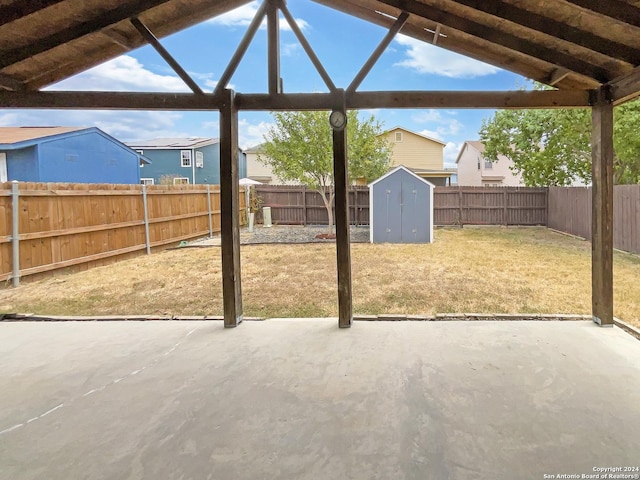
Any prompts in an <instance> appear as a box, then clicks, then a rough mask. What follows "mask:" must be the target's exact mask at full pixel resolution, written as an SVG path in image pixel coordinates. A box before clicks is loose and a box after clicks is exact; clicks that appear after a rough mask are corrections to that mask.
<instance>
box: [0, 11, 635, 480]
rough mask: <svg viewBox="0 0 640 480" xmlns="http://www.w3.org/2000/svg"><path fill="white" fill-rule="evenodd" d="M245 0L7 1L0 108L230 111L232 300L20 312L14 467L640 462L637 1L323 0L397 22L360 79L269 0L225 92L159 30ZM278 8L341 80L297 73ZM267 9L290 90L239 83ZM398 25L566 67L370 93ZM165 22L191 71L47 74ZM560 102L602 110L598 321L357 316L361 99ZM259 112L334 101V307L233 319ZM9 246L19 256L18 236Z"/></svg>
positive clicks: (7, 380)
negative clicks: (630, 174)
mask: <svg viewBox="0 0 640 480" xmlns="http://www.w3.org/2000/svg"><path fill="white" fill-rule="evenodd" d="M246 3H248V2H247V1H246V0H223V1H213V0H190V1H184V0H126V1H125V0H105V1H101V2H87V1H80V0H38V1H35V0H34V1H29V2H24V1H21V0H12V1H9V2H5V3H4V4H3V5H2V6H1V7H0V18H1V19H2V24H1V25H0V38H2V42H1V44H0V108H57V109H59V108H65V109H123V110H126V109H134V110H141V109H149V110H201V111H211V112H214V111H217V112H220V125H221V128H220V132H219V133H220V139H221V199H222V202H221V203H222V207H221V209H222V246H221V248H222V277H223V292H224V321H223V322H214V321H210V322H186V321H185V322H90V323H89V322H87V323H78V322H64V323H41V322H31V323H30V322H16V323H3V324H2V325H1V329H2V341H1V342H0V357H1V358H3V369H2V371H3V374H2V375H1V376H0V391H2V392H3V393H2V395H0V412H2V415H1V416H0V417H1V418H2V423H1V424H0V478H2V479H4V478H7V479H16V478H20V479H30V478H33V479H35V478H50V479H67V478H153V479H155V478H215V479H245V478H246V479H254V478H269V479H272V478H283V479H285V478H286V479H290V478H309V479H312V478H313V479H316V478H336V479H337V478H353V479H360V478H361V479H369V478H383V479H390V478H398V479H407V478H416V479H418V478H420V479H423V478H439V479H440V478H442V479H445V478H451V479H469V478H479V479H484V478H486V479H514V478H562V477H558V475H583V474H584V475H595V474H600V473H602V472H603V471H604V470H598V469H604V468H618V467H632V468H637V467H638V456H637V452H639V451H640V436H638V431H640V349H639V348H638V343H637V340H635V339H634V338H632V337H631V336H629V335H627V334H626V333H625V332H623V331H622V330H620V329H618V328H608V329H602V328H600V327H599V325H600V326H613V323H614V318H613V267H612V254H613V242H612V240H613V239H612V231H613V229H612V212H613V139H612V136H613V107H614V105H616V104H619V103H622V102H624V101H627V100H629V99H632V98H635V97H636V96H638V95H639V94H640V67H639V66H638V65H640V44H639V43H638V42H637V39H638V38H639V35H640V8H638V4H637V2H634V1H625V0H609V1H606V2H598V1H592V0H571V1H561V2H550V1H544V0H536V1H530V2H518V1H515V0H503V1H496V2H483V1H476V0H421V1H417V0H322V1H320V2H319V3H323V4H325V5H328V6H330V7H333V8H336V9H339V10H341V11H344V12H346V13H348V14H351V15H354V16H357V17H360V18H362V19H365V20H369V21H372V22H375V23H377V24H380V25H383V26H386V27H388V29H389V32H388V34H387V35H386V36H385V37H384V38H383V39H381V42H380V44H379V45H378V46H377V47H376V48H372V50H373V53H372V55H371V57H370V58H369V60H368V61H367V62H366V63H365V64H364V65H363V66H362V69H361V70H360V72H359V73H358V74H357V76H356V77H355V78H354V79H353V81H352V83H351V84H350V85H346V86H343V87H342V88H340V87H338V86H336V85H335V84H334V83H333V81H332V80H331V78H330V77H329V75H328V74H327V73H326V71H325V70H324V68H323V66H322V63H321V61H320V60H319V59H318V58H317V57H316V55H315V53H314V51H313V48H312V47H311V45H309V43H308V42H307V40H306V39H305V37H304V35H303V33H302V32H301V31H300V30H299V29H297V28H296V26H295V21H293V18H292V16H291V14H290V13H289V11H288V8H287V5H286V3H285V2H284V1H281V0H265V2H264V3H263V4H262V6H261V7H260V8H259V10H258V14H257V16H256V18H255V19H254V21H253V22H252V24H251V25H250V26H249V28H248V30H247V34H246V36H245V38H244V40H243V41H242V42H241V44H240V45H239V46H238V49H237V51H236V53H235V55H233V57H232V59H231V61H230V63H229V65H228V66H227V69H226V70H225V72H224V73H223V75H222V76H221V78H220V80H219V82H218V87H217V88H216V90H215V91H214V92H211V93H206V92H203V91H202V90H201V88H200V87H199V86H198V85H197V84H196V83H195V82H194V81H193V79H191V78H190V76H189V74H188V73H187V72H186V71H185V70H184V69H183V68H182V67H181V66H180V64H179V62H178V60H176V59H175V58H173V57H172V55H171V54H170V52H168V51H167V50H166V49H165V48H164V47H163V45H162V44H161V42H160V41H159V40H158V37H162V36H166V35H168V34H170V33H173V32H175V31H177V30H179V29H181V28H185V27H187V26H190V25H194V24H196V23H198V22H201V21H204V20H206V19H208V18H210V17H212V16H215V15H219V14H222V13H224V12H227V11H229V10H231V9H233V8H235V7H238V6H240V5H242V4H246ZM98 4H99V7H100V8H96V6H98ZM279 12H281V13H282V14H283V15H284V18H285V20H286V21H287V22H288V23H290V27H291V29H292V30H293V31H294V32H295V33H296V35H297V36H298V40H299V42H300V44H301V45H302V47H303V48H304V50H305V52H306V53H307V55H308V56H309V58H310V59H311V61H312V62H313V64H314V65H315V67H316V68H317V70H318V72H319V74H320V76H321V77H322V79H323V80H324V82H325V84H326V87H327V90H328V93H302V94H291V93H286V92H285V91H283V88H282V81H281V78H280V70H279V55H280V54H279V36H278V31H279V28H278V22H279V21H280V20H279ZM264 18H266V19H267V32H268V38H269V43H270V44H269V48H268V71H267V72H266V76H267V78H268V84H269V89H268V92H266V93H236V92H234V91H233V90H231V89H229V88H228V85H229V81H230V79H231V77H232V75H233V73H234V71H235V69H236V67H237V65H238V63H239V62H240V60H241V59H242V57H243V54H244V52H245V51H246V50H247V48H248V46H249V44H250V43H251V39H252V37H253V34H255V32H256V31H257V29H258V28H259V26H260V24H261V23H262V20H263V19H264ZM400 31H402V33H405V34H407V35H410V36H413V37H415V38H418V39H420V40H423V41H425V42H429V43H433V44H437V45H438V46H441V47H443V48H447V49H450V50H453V51H456V52H459V53H462V54H465V55H468V56H470V57H473V58H476V59H479V60H482V61H485V62H488V63H491V64H493V65H497V66H500V67H502V68H506V69H509V70H511V71H513V72H516V73H519V74H521V75H524V76H526V77H528V78H532V79H535V80H537V81H539V82H542V83H545V84H547V85H550V86H553V87H555V88H556V89H555V90H549V91H509V92H480V91H476V92H459V91H455V92H453V91H451V92H447V91H429V90H427V89H425V90H421V91H384V92H366V91H359V90H358V87H359V85H360V84H361V82H362V80H363V79H364V78H365V77H366V75H367V73H368V72H369V71H370V70H371V68H372V67H373V65H374V64H375V62H376V60H377V59H378V58H379V57H380V55H381V54H382V52H383V51H384V50H385V48H386V47H387V46H388V45H389V43H390V42H391V40H392V38H393V37H394V35H396V34H397V33H398V32H400ZM147 43H148V44H150V45H152V46H153V47H154V48H155V49H156V50H157V51H158V52H159V53H160V55H162V57H163V58H164V59H165V60H166V61H167V63H168V64H169V65H170V66H171V68H173V69H174V71H175V72H176V74H177V75H178V76H180V77H181V78H182V79H183V80H184V82H185V83H186V84H187V85H188V86H189V87H190V88H191V90H192V93H184V94H183V93H179V94H176V93H159V92H143V93H140V92H62V91H42V90H41V89H42V88H43V87H45V86H47V85H50V84H52V83H54V82H56V81H59V80H62V79H64V78H67V77H69V76H71V75H73V74H75V73H78V72H81V71H84V70H86V69H88V68H89V67H91V66H94V65H96V64H98V63H100V62H103V61H106V60H108V59H110V58H114V57H116V56H118V55H121V54H123V53H126V52H128V51H130V50H132V49H134V48H137V47H139V46H141V45H143V44H147ZM372 47H374V46H372ZM558 107H569V108H590V109H591V110H592V118H593V131H592V145H593V190H592V191H593V238H592V313H593V320H594V321H595V324H594V323H593V322H591V321H586V322H585V321H575V322H571V321H569V322H515V321H514V322H489V321H473V322H447V321H442V322H426V321H422V322H419V321H415V322H383V321H378V322H355V323H354V321H353V317H354V315H353V308H352V288H351V262H350V247H349V221H348V211H349V210H348V205H347V200H348V198H347V186H348V185H347V178H348V175H347V158H346V151H347V149H346V140H347V134H346V129H348V128H349V127H348V125H346V126H345V125H344V124H343V122H342V121H341V120H342V116H343V115H344V113H345V111H346V110H348V109H365V108H447V109H454V108H558ZM240 110H326V111H327V112H332V115H331V120H332V126H333V127H334V130H333V149H334V177H335V181H336V197H335V198H336V231H337V240H336V245H337V249H336V250H337V255H336V262H337V272H338V275H337V297H338V305H339V317H338V318H336V319H288V320H285V319H270V320H268V321H265V322H253V321H246V322H244V324H243V325H242V326H241V327H240V328H237V329H231V330H229V329H225V328H223V325H224V327H236V326H238V325H239V324H240V323H241V322H242V321H243V319H244V315H243V307H242V275H241V265H240V235H239V222H238V218H239V201H238V182H239V178H238V165H237V155H236V152H237V145H238V111H240ZM327 121H329V115H327ZM16 210H17V206H16V207H14V211H13V212H12V214H13V216H14V218H15V216H16V215H17V212H16ZM11 245H12V248H11V250H10V252H11V254H12V255H14V256H19V254H20V239H19V238H18V239H12V243H11ZM18 263H19V262H14V264H18ZM12 281H13V284H14V285H16V286H17V285H18V284H19V282H20V272H19V271H15V272H14V274H13V276H12ZM336 324H337V325H338V326H339V327H343V328H344V327H351V326H352V325H355V326H354V328H353V329H352V330H351V331H344V330H339V329H338V328H336ZM596 324H597V325H596ZM623 473H627V474H629V475H637V474H638V473H639V472H638V470H637V469H636V470H632V471H629V472H623ZM544 475H549V476H548V477H545V476H544ZM580 478H583V477H580ZM584 478H589V477H584ZM593 478H597V477H593ZM600 478H603V477H600ZM627 478H634V477H627ZM635 478H637V477H635Z"/></svg>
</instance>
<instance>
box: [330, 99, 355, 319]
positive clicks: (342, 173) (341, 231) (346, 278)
mask: <svg viewBox="0 0 640 480" xmlns="http://www.w3.org/2000/svg"><path fill="white" fill-rule="evenodd" d="M342 93H343V94H344V92H342ZM343 99H344V96H343ZM335 111H340V112H342V113H343V114H344V115H345V121H346V114H347V112H346V109H345V106H344V100H343V103H342V105H341V106H339V107H338V108H336V109H335ZM347 128H348V126H347V125H345V126H344V128H342V129H335V128H334V129H333V179H334V182H335V192H336V193H335V204H336V207H335V208H336V214H335V218H336V256H337V261H338V326H339V327H340V328H349V327H351V323H352V321H353V303H352V298H351V245H350V238H349V175H348V171H347Z"/></svg>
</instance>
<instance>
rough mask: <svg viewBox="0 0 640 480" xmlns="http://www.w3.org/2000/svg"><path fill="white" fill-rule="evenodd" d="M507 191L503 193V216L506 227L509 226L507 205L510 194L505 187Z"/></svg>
mask: <svg viewBox="0 0 640 480" xmlns="http://www.w3.org/2000/svg"><path fill="white" fill-rule="evenodd" d="M504 188H505V190H504V191H503V193H504V195H503V198H502V201H503V202H504V210H503V213H502V215H503V216H504V225H505V227H507V226H509V207H508V205H507V200H508V199H509V192H507V190H506V187H504Z"/></svg>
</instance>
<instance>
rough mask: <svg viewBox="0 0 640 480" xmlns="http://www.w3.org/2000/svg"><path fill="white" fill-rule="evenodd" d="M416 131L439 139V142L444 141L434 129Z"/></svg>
mask: <svg viewBox="0 0 640 480" xmlns="http://www.w3.org/2000/svg"><path fill="white" fill-rule="evenodd" d="M418 133H419V134H420V135H424V136H425V137H430V138H435V139H436V140H440V141H441V142H442V141H444V139H443V138H442V135H440V134H439V133H438V132H437V131H434V130H420V131H419V132H418Z"/></svg>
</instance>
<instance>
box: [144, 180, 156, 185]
mask: <svg viewBox="0 0 640 480" xmlns="http://www.w3.org/2000/svg"><path fill="white" fill-rule="evenodd" d="M140 184H141V185H154V184H155V180H154V179H153V178H141V179H140Z"/></svg>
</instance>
